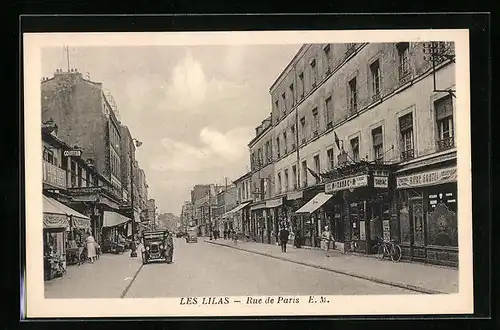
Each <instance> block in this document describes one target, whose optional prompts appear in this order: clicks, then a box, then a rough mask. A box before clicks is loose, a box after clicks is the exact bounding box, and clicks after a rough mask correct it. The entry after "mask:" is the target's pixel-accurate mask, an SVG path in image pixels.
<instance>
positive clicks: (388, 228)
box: [382, 220, 391, 241]
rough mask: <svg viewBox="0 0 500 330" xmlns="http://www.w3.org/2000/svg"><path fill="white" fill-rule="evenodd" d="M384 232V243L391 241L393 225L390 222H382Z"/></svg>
mask: <svg viewBox="0 0 500 330" xmlns="http://www.w3.org/2000/svg"><path fill="white" fill-rule="evenodd" d="M382 231H383V235H384V241H389V240H390V239H391V225H390V222H389V220H384V221H382Z"/></svg>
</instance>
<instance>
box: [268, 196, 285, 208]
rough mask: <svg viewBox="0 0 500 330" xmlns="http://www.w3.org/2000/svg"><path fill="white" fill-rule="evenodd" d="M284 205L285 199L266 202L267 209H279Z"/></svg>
mask: <svg viewBox="0 0 500 330" xmlns="http://www.w3.org/2000/svg"><path fill="white" fill-rule="evenodd" d="M282 204H283V198H277V199H271V200H270V201H266V208H273V207H278V206H281V205H282Z"/></svg>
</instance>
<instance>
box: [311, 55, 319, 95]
mask: <svg viewBox="0 0 500 330" xmlns="http://www.w3.org/2000/svg"><path fill="white" fill-rule="evenodd" d="M317 76H318V72H317V68H316V60H315V59H313V60H312V61H311V87H312V88H314V87H316V77H317Z"/></svg>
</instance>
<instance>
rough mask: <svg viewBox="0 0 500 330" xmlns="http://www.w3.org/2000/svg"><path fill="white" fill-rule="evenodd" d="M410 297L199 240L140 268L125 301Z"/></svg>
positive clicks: (178, 246)
mask: <svg viewBox="0 0 500 330" xmlns="http://www.w3.org/2000/svg"><path fill="white" fill-rule="evenodd" d="M275 248H277V247H276V246H275ZM414 293H415V292H413V291H409V290H404V289H401V288H396V287H391V286H388V285H383V284H378V283H374V282H371V281H367V280H362V279H358V278H355V277H350V276H346V275H341V274H336V273H332V272H329V271H325V270H321V269H314V268H311V267H308V266H304V265H300V264H296V263H291V262H287V261H282V260H277V259H273V258H269V257H266V256H262V255H257V254H254V253H248V252H244V251H240V250H235V249H230V248H227V247H223V246H217V245H213V244H210V243H207V242H204V241H203V239H199V241H198V243H186V242H185V241H184V240H182V239H177V240H176V241H175V251H174V263H173V264H163V263H158V264H147V265H145V266H144V267H142V269H141V271H140V272H139V274H138V275H137V277H136V279H135V280H134V282H133V284H132V285H131V287H130V289H129V290H128V292H127V294H126V295H125V298H158V297H189V296H226V295H227V296H239V295H308V294H313V295H314V294H318V295H320V294H323V295H335V294H347V295H355V294H414Z"/></svg>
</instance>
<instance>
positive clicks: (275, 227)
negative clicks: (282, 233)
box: [266, 197, 287, 244]
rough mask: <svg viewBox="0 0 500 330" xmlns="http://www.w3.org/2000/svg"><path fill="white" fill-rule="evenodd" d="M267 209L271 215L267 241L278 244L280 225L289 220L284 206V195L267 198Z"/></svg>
mask: <svg viewBox="0 0 500 330" xmlns="http://www.w3.org/2000/svg"><path fill="white" fill-rule="evenodd" d="M266 209H267V213H268V215H269V216H268V217H267V223H266V229H267V231H266V235H267V243H270V244H276V242H277V241H278V234H279V227H280V225H281V224H282V223H285V222H287V217H286V210H285V209H284V208H283V197H278V198H273V199H270V200H267V201H266Z"/></svg>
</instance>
